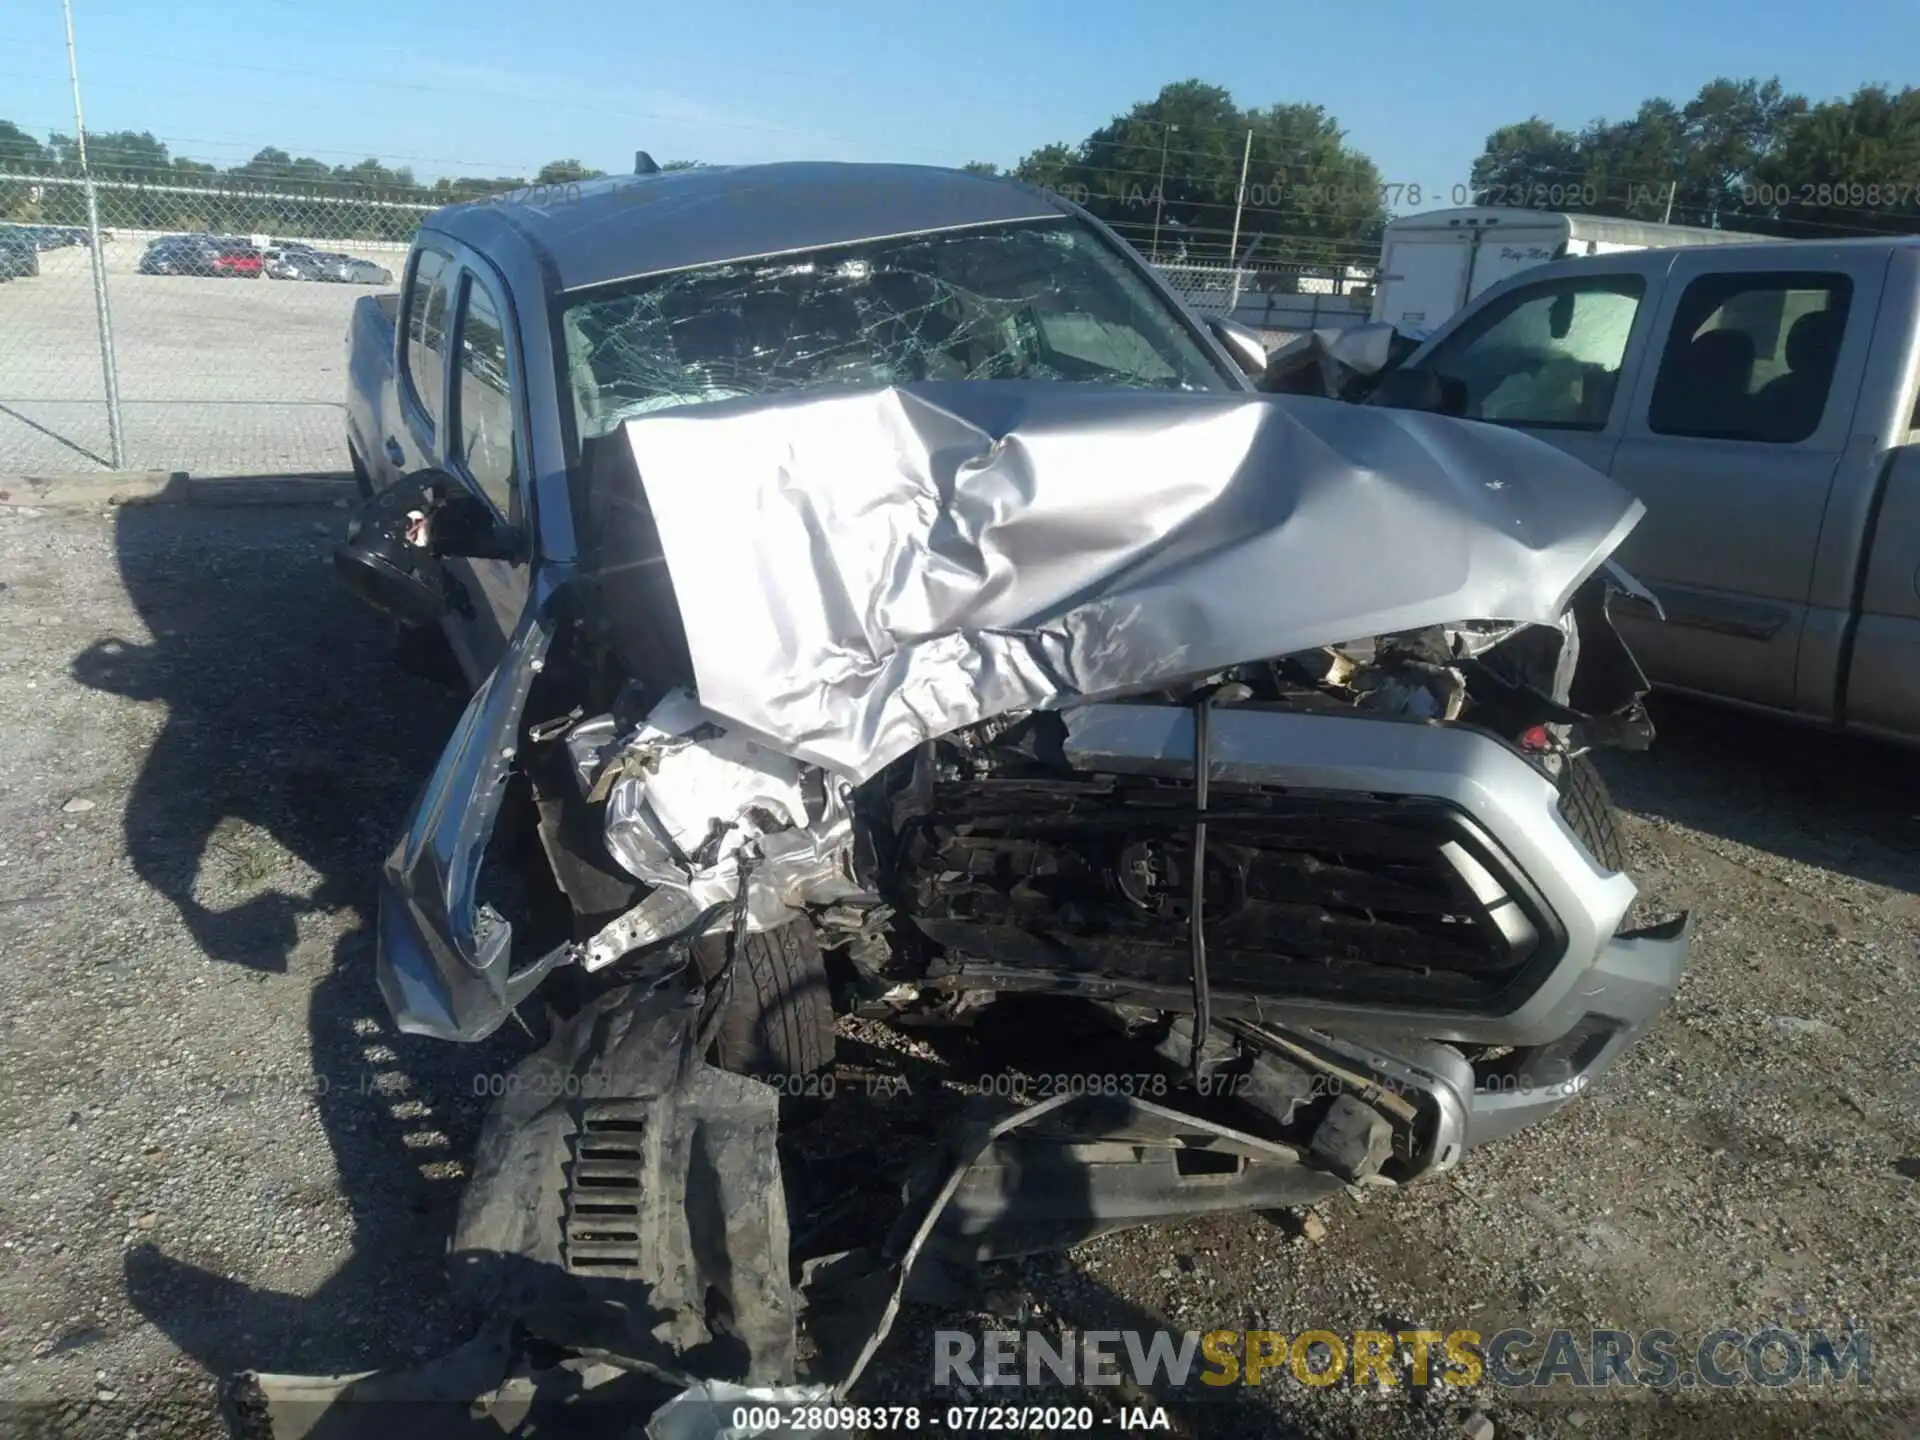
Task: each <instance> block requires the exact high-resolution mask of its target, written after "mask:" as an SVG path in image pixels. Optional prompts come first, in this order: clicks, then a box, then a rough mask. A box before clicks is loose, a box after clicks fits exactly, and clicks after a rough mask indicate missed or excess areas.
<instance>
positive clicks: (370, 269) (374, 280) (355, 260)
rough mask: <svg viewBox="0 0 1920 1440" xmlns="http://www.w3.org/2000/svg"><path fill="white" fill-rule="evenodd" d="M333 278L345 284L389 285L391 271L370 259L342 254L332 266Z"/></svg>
mask: <svg viewBox="0 0 1920 1440" xmlns="http://www.w3.org/2000/svg"><path fill="white" fill-rule="evenodd" d="M333 278H334V279H336V280H339V281H340V282H342V283H343V284H347V285H391V284H392V283H393V272H392V271H391V270H389V269H387V267H386V266H384V265H376V264H375V263H374V262H373V261H371V260H362V259H360V258H359V257H358V256H354V255H342V256H340V257H339V263H338V264H336V265H335V267H334V271H333Z"/></svg>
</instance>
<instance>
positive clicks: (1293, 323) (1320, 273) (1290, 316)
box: [1157, 261, 1373, 338]
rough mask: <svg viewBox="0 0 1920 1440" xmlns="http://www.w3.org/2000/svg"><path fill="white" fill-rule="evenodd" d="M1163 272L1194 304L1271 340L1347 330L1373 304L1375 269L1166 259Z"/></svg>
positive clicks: (1185, 298)
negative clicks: (1252, 265)
mask: <svg viewBox="0 0 1920 1440" xmlns="http://www.w3.org/2000/svg"><path fill="white" fill-rule="evenodd" d="M1157 268H1158V269H1159V271H1160V273H1161V274H1162V275H1163V276H1165V277H1166V280H1167V283H1168V284H1169V285H1171V286H1172V287H1173V289H1174V290H1175V291H1176V292H1177V293H1178V294H1179V296H1180V298H1181V299H1183V300H1185V301H1186V302H1187V304H1188V305H1189V306H1191V307H1192V308H1193V309H1195V310H1197V311H1199V312H1200V313H1201V314H1203V315H1226V316H1230V317H1231V318H1233V319H1235V320H1238V321H1240V322H1241V323H1242V324H1243V325H1248V326H1251V327H1252V328H1253V329H1255V330H1258V331H1260V332H1262V333H1263V334H1266V335H1269V336H1271V337H1276V338H1281V337H1285V336H1289V335H1297V334H1299V333H1300V332H1301V331H1303V330H1329V329H1333V330H1344V329H1346V328H1347V327H1348V326H1350V325H1358V324H1360V323H1362V322H1363V321H1365V320H1366V319H1367V317H1368V314H1369V312H1370V311H1371V309H1372V306H1373V271H1372V270H1371V269H1370V268H1366V267H1362V266H1347V267H1345V268H1343V269H1340V270H1332V269H1321V268H1314V267H1309V266H1286V267H1277V268H1271V269H1250V268H1246V267H1233V266H1227V265H1199V264H1191V263H1187V262H1178V261H1161V262H1160V263H1159V264H1158V266H1157Z"/></svg>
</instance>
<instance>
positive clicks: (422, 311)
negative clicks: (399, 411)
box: [407, 250, 447, 429]
mask: <svg viewBox="0 0 1920 1440" xmlns="http://www.w3.org/2000/svg"><path fill="white" fill-rule="evenodd" d="M446 271H447V257H446V256H445V255H443V254H442V253H441V252H440V251H438V250H422V251H421V252H420V258H419V259H418V260H417V261H416V262H414V271H413V289H412V290H411V291H410V292H409V299H408V302H407V381H408V384H409V386H410V387H411V388H412V390H413V399H414V403H415V404H416V405H418V406H419V407H420V411H421V413H422V414H424V415H425V416H426V417H427V424H428V427H429V429H431V428H434V427H436V426H438V425H439V423H440V397H441V395H442V394H443V393H444V390H443V387H442V383H441V382H442V380H443V379H444V377H445V361H444V359H443V358H442V357H443V356H444V355H445V353H446V333H447V273H446Z"/></svg>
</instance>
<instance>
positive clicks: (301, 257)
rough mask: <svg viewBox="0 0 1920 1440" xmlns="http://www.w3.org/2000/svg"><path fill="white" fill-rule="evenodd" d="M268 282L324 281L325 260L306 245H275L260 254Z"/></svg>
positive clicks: (316, 251)
mask: <svg viewBox="0 0 1920 1440" xmlns="http://www.w3.org/2000/svg"><path fill="white" fill-rule="evenodd" d="M260 255H261V259H262V260H263V261H264V262H265V265H266V273H267V278H268V279H269V280H324V279H326V278H327V276H326V273H325V272H326V267H327V260H326V257H325V256H324V255H322V254H321V253H320V252H319V251H318V250H315V249H313V248H312V247H310V246H306V245H275V246H269V247H268V248H267V249H265V250H263V251H261V252H260Z"/></svg>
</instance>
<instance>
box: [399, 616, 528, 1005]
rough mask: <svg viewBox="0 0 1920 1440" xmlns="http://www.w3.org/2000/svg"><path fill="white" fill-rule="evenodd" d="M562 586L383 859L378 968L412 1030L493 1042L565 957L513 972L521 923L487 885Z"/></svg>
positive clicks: (492, 679) (516, 639) (510, 656)
mask: <svg viewBox="0 0 1920 1440" xmlns="http://www.w3.org/2000/svg"><path fill="white" fill-rule="evenodd" d="M557 593H558V584H557V582H556V583H548V584H545V585H543V586H541V588H540V589H539V590H537V591H536V594H535V597H534V599H533V601H532V603H530V604H529V605H528V606H527V609H526V613H525V614H524V615H522V617H521V620H520V624H519V626H518V628H517V629H516V630H515V631H514V634H513V638H512V639H511V641H510V642H509V643H508V646H507V651H506V654H505V655H504V656H503V657H502V658H501V661H500V664H499V666H498V667H497V668H496V669H495V670H494V672H493V673H492V674H491V675H489V676H488V677H487V679H486V680H485V682H484V683H482V685H481V686H480V688H479V689H478V690H477V691H475V692H474V696H473V699H472V700H471V701H469V702H468V704H467V709H466V713H465V714H464V715H462V716H461V717H460V723H459V725H457V726H456V727H455V728H454V732H453V735H452V737H451V738H450V739H449V740H448V741H447V748H446V749H445V750H444V751H443V752H442V753H441V756H440V762H439V763H438V764H437V765H435V766H434V769H433V774H432V775H431V776H430V777H429V778H428V780H427V784H426V788H425V790H424V791H423V792H422V794H421V796H420V801H419V803H418V804H417V805H416V806H415V807H414V811H413V815H412V818H411V819H410V820H409V822H408V824H407V830H406V833H405V834H403V835H402V836H401V837H400V839H399V840H398V842H396V843H395V845H394V847H393V850H392V851H391V852H390V853H389V854H388V856H387V859H386V863H385V864H384V865H382V866H381V868H380V920H379V959H378V961H377V964H376V970H377V974H378V976H379V981H380V993H381V995H382V996H383V997H384V998H385V999H386V1002H387V1008H388V1010H389V1011H390V1012H391V1013H392V1015H393V1018H394V1023H395V1024H396V1025H398V1026H399V1027H400V1029H401V1030H403V1031H404V1032H406V1033H407V1034H410V1035H432V1036H435V1037H436V1038H439V1039H442V1040H469V1041H471V1040H482V1039H485V1038H486V1037H487V1036H488V1035H491V1034H492V1033H493V1032H494V1031H495V1030H497V1029H499V1028H500V1026H501V1024H502V1023H504V1022H505V1020H506V1018H507V1016H508V1015H510V1014H511V1013H512V1012H513V1008H514V1006H516V1005H517V1004H519V1003H520V1001H521V1000H522V999H524V998H525V997H526V996H527V995H528V994H530V993H531V992H532V990H533V989H534V987H535V986H537V985H538V984H539V983H540V981H541V980H542V979H543V978H544V977H545V976H546V974H547V972H548V971H549V970H550V969H552V968H553V966H554V965H555V964H556V963H558V961H560V960H561V959H562V958H563V955H562V954H561V953H560V952H553V953H550V954H548V955H545V956H543V957H541V958H540V959H538V960H536V961H534V962H533V963H532V964H530V965H528V966H527V967H525V968H524V969H522V970H521V971H519V972H517V973H516V972H513V971H512V970H511V965H512V958H511V957H512V948H513V926H512V925H511V924H510V923H508V921H507V920H506V919H505V918H504V917H503V916H501V915H500V914H499V913H498V912H497V911H495V910H494V909H493V908H492V907H491V906H489V905H487V904H486V903H485V902H484V900H483V899H482V898H481V897H480V895H479V893H478V891H479V879H480V862H481V859H482V857H483V855H484V853H485V851H486V848H487V842H488V840H489V839H490V838H491V836H492V834H493V827H494V821H495V820H496V819H497V818H498V816H499V813H500V803H501V801H502V799H503V798H504V797H505V795H506V787H507V777H508V774H509V773H510V771H511V770H512V768H513V761H514V755H515V750H516V737H517V736H518V734H519V731H520V717H521V713H522V711H523V710H524V709H525V708H526V703H527V692H528V691H529V690H530V689H531V688H532V686H533V681H534V677H535V676H536V675H537V674H538V673H539V671H540V667H541V665H542V664H543V663H544V662H545V659H546V653H547V646H548V645H549V643H550V642H551V640H552V638H553V624H554V622H553V610H554V601H555V597H556V595H557Z"/></svg>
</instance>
